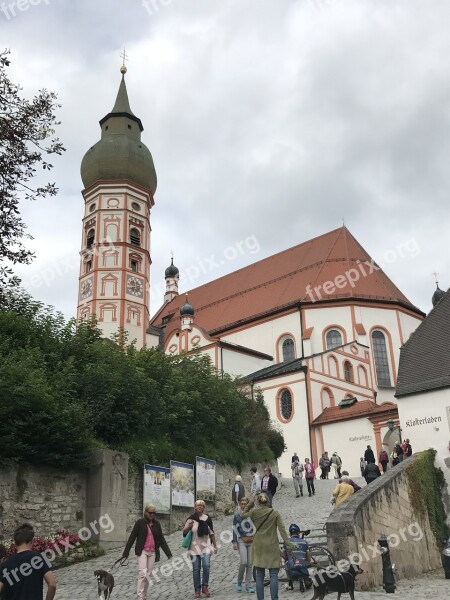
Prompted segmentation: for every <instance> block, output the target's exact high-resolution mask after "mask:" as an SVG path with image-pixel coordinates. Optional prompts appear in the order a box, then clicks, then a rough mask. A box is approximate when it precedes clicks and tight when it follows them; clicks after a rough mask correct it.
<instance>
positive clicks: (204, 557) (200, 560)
mask: <svg viewBox="0 0 450 600" xmlns="http://www.w3.org/2000/svg"><path fill="white" fill-rule="evenodd" d="M191 560H192V576H193V578H194V591H195V592H201V591H202V587H203V586H204V585H208V584H209V564H210V562H211V554H209V553H207V554H198V555H194V556H191ZM201 567H203V577H202V578H200V568H201Z"/></svg>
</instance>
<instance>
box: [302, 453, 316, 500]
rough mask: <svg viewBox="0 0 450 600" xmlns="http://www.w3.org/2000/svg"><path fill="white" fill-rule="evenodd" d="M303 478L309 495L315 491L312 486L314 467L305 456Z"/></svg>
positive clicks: (314, 473)
mask: <svg viewBox="0 0 450 600" xmlns="http://www.w3.org/2000/svg"><path fill="white" fill-rule="evenodd" d="M304 466H305V479H306V485H307V486H308V494H309V495H310V496H311V495H313V496H314V494H315V493H316V490H315V488H314V479H315V478H316V469H315V467H314V463H312V462H311V461H310V460H309V458H305V465H304Z"/></svg>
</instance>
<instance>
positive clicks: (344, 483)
mask: <svg viewBox="0 0 450 600" xmlns="http://www.w3.org/2000/svg"><path fill="white" fill-rule="evenodd" d="M354 493H355V489H354V487H353V486H352V485H350V483H349V477H348V476H347V475H343V476H342V479H341V481H340V483H338V484H337V486H336V487H335V488H334V491H333V496H334V498H335V504H336V506H339V505H340V504H342V503H343V502H345V501H346V500H348V499H349V498H350V496H351V495H352V494H354Z"/></svg>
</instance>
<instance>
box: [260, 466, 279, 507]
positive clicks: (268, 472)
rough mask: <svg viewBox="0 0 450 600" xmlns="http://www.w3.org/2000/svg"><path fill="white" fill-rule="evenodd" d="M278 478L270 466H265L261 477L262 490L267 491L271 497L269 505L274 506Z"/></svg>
mask: <svg viewBox="0 0 450 600" xmlns="http://www.w3.org/2000/svg"><path fill="white" fill-rule="evenodd" d="M277 487H278V479H277V478H276V477H275V475H273V474H272V469H271V468H270V467H265V468H264V476H263V478H262V479H261V491H262V492H265V493H266V494H267V496H268V498H269V502H268V506H272V500H273V497H274V496H275V494H276V492H277Z"/></svg>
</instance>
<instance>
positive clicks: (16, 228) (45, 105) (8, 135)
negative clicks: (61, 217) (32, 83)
mask: <svg viewBox="0 0 450 600" xmlns="http://www.w3.org/2000/svg"><path fill="white" fill-rule="evenodd" d="M8 56H9V51H7V50H5V51H3V52H1V53H0V287H1V286H2V285H5V284H7V283H11V282H12V283H14V282H16V281H18V280H17V279H16V278H13V271H12V269H11V268H10V267H9V266H7V265H6V264H5V263H4V261H9V262H10V263H13V264H17V263H19V264H28V263H30V262H31V260H32V258H33V256H34V255H33V253H32V252H31V250H29V249H27V248H26V247H25V245H24V240H25V239H32V238H31V236H30V235H29V234H27V233H26V224H25V223H24V221H23V219H22V217H21V216H20V211H19V202H20V200H21V199H23V198H25V199H27V200H35V199H37V198H43V197H46V196H54V195H55V194H56V193H57V191H58V190H57V188H56V187H55V184H54V183H47V184H45V185H43V186H35V187H32V185H31V183H30V181H31V180H32V179H33V178H34V177H35V176H36V172H37V167H38V166H40V167H41V168H42V169H43V170H44V171H48V170H50V169H51V168H52V165H51V164H49V163H48V162H47V161H46V160H45V159H44V157H45V156H46V155H50V154H62V153H63V152H64V151H65V148H64V147H63V145H62V144H61V142H60V141H59V140H58V138H55V137H52V136H53V134H54V133H55V130H54V126H56V125H59V123H58V122H57V121H56V116H55V110H56V109H57V108H58V107H59V105H58V104H56V102H55V101H56V95H55V94H54V93H53V92H49V91H47V90H45V89H43V90H41V91H39V92H38V94H37V95H36V96H35V97H34V98H33V99H32V100H31V101H30V100H26V99H25V98H21V97H20V91H21V87H20V86H18V85H16V84H14V83H12V82H11V80H10V79H9V77H8V74H7V68H8V67H9V66H10V61H9V58H8Z"/></svg>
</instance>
